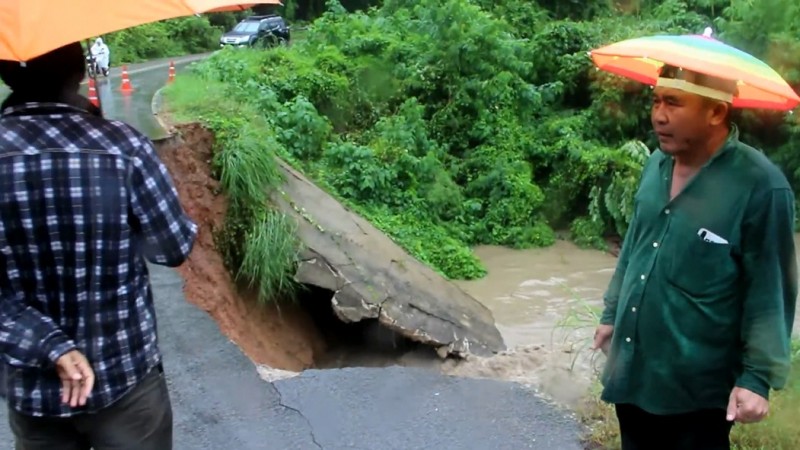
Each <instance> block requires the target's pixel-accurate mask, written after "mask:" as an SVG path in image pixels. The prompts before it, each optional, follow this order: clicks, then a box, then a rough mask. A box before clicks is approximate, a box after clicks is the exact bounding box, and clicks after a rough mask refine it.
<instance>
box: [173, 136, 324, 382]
mask: <svg viewBox="0 0 800 450" xmlns="http://www.w3.org/2000/svg"><path fill="white" fill-rule="evenodd" d="M176 130H177V132H178V136H179V139H172V140H170V141H166V142H164V143H161V144H159V155H160V156H161V159H162V161H163V162H164V164H165V165H166V166H167V168H168V169H169V171H170V173H171V175H172V178H173V181H174V183H175V187H176V189H177V191H178V195H179V196H180V199H181V202H182V204H183V207H184V208H185V210H186V211H187V213H188V214H189V215H190V216H191V217H192V219H193V220H194V221H195V223H197V224H198V226H199V233H198V239H197V242H196V244H195V247H194V249H193V251H192V254H191V255H190V257H189V260H188V261H187V262H186V263H184V264H183V265H182V266H181V267H179V268H178V271H179V272H180V274H181V276H182V277H183V279H184V280H185V285H184V291H185V294H186V298H187V300H188V301H189V302H191V303H192V304H194V305H195V306H197V307H198V308H200V309H202V310H204V311H206V312H208V314H210V315H211V317H212V318H214V320H215V321H216V322H217V324H218V325H219V327H220V330H221V331H222V332H223V333H224V334H225V335H226V336H227V337H228V338H229V339H231V340H232V341H233V342H235V343H236V344H237V345H238V346H239V347H240V348H241V349H242V351H243V352H244V353H245V354H246V355H247V356H248V357H249V358H250V359H251V360H253V362H255V363H256V364H261V365H266V366H269V367H271V368H276V369H283V370H288V371H300V370H303V369H307V368H310V367H313V365H314V359H315V356H318V355H320V354H322V352H324V351H325V342H324V341H323V339H322V336H321V335H320V333H319V332H318V330H317V328H316V327H315V326H314V324H313V322H312V321H311V319H310V318H309V317H308V315H307V314H306V313H305V311H303V310H301V309H300V308H297V307H292V306H291V305H285V304H284V305H281V307H280V309H278V308H276V307H274V306H269V307H261V306H259V305H257V304H256V302H255V300H254V298H253V295H251V294H248V293H246V292H244V293H243V292H242V291H241V290H239V289H237V287H236V285H235V284H234V282H233V280H232V277H231V275H230V273H229V272H228V270H226V268H225V265H224V263H223V261H222V257H221V256H220V255H219V253H217V251H216V249H215V246H214V237H213V233H214V230H217V229H219V228H220V227H221V226H222V224H223V220H224V217H225V211H226V207H227V204H226V199H225V197H224V195H222V194H221V193H220V189H219V183H218V182H217V181H216V180H214V179H213V178H212V176H211V166H210V161H211V157H212V149H213V146H214V137H213V135H212V134H211V133H210V132H209V131H207V130H205V129H204V128H202V127H201V126H199V125H196V124H188V125H179V126H177V127H176Z"/></svg>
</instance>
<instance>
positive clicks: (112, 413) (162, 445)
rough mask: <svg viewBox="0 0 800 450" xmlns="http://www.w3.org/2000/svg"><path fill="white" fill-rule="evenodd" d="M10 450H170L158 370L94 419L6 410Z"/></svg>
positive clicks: (168, 413)
mask: <svg viewBox="0 0 800 450" xmlns="http://www.w3.org/2000/svg"><path fill="white" fill-rule="evenodd" d="M8 415H9V424H10V425H11V431H12V432H13V433H14V439H15V441H16V447H15V448H16V450H89V449H94V450H111V449H114V450H171V449H172V404H171V402H170V398H169V392H168V390H167V382H166V379H165V378H164V372H163V369H162V368H161V367H160V366H159V368H158V369H154V370H153V371H151V372H150V374H148V375H147V376H146V377H145V378H144V379H143V380H142V381H141V382H140V383H139V385H138V386H136V387H135V388H133V390H132V391H131V392H129V393H128V394H127V395H125V396H124V397H123V398H121V399H120V400H118V401H117V402H116V403H114V404H113V405H111V406H109V407H108V408H106V409H103V410H101V411H99V412H97V413H95V414H82V415H78V416H74V417H68V418H60V417H52V418H50V417H31V416H26V415H22V414H19V413H18V412H16V411H14V410H13V409H11V408H9V412H8Z"/></svg>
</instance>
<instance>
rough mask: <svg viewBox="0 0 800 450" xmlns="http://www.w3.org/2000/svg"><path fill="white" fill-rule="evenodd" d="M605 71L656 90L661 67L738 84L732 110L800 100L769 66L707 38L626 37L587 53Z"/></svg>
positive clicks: (779, 107) (783, 108)
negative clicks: (665, 66)
mask: <svg viewBox="0 0 800 450" xmlns="http://www.w3.org/2000/svg"><path fill="white" fill-rule="evenodd" d="M589 54H590V56H591V58H592V61H593V62H594V63H595V65H596V66H597V67H598V68H599V69H601V70H605V71H607V72H611V73H614V74H617V75H621V76H623V77H626V78H630V79H633V80H636V81H639V82H641V83H645V84H649V85H651V86H654V85H655V84H656V82H657V80H658V76H659V73H660V70H661V67H662V66H663V65H664V64H669V65H671V66H676V67H680V68H683V69H688V70H691V71H694V72H698V73H702V74H706V75H711V76H714V77H717V78H721V79H724V80H731V81H736V82H737V85H738V93H737V94H736V95H735V96H734V97H733V106H734V107H735V108H764V109H776V110H781V111H786V110H790V109H792V108H794V107H795V106H797V105H798V104H800V97H798V95H797V93H796V92H795V91H794V90H793V89H792V88H791V87H790V86H789V84H788V83H787V82H786V81H785V80H784V79H783V78H782V77H781V76H780V75H779V74H778V73H777V72H775V70H773V69H772V68H771V67H770V66H769V65H767V64H766V63H764V62H763V61H761V60H759V59H758V58H756V57H754V56H752V55H750V54H748V53H745V52H743V51H741V50H739V49H737V48H734V47H732V46H730V45H727V44H725V43H723V42H720V41H718V40H716V39H714V38H712V37H710V36H700V35H680V36H675V35H664V36H649V37H641V38H635V39H628V40H625V41H621V42H617V43H615V44H611V45H608V46H605V47H601V48H598V49H595V50H592V51H591V52H589Z"/></svg>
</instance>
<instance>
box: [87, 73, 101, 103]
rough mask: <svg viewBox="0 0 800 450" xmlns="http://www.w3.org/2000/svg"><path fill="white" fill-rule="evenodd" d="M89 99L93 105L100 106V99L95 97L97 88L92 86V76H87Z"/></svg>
mask: <svg viewBox="0 0 800 450" xmlns="http://www.w3.org/2000/svg"><path fill="white" fill-rule="evenodd" d="M89 101H90V102H91V103H92V104H93V105H94V106H98V107H99V106H100V99H99V98H98V97H97V89H96V88H95V86H94V78H91V77H90V78H89Z"/></svg>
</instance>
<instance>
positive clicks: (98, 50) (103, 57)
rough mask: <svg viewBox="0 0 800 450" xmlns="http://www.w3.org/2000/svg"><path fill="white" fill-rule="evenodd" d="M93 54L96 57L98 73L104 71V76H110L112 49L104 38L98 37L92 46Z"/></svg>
mask: <svg viewBox="0 0 800 450" xmlns="http://www.w3.org/2000/svg"><path fill="white" fill-rule="evenodd" d="M91 53H92V56H93V57H94V60H95V64H97V73H102V74H103V76H106V77H107V76H108V73H109V70H110V69H109V64H110V62H111V50H109V48H108V46H107V45H106V43H105V42H103V38H97V39H96V40H95V41H94V45H92V48H91Z"/></svg>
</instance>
